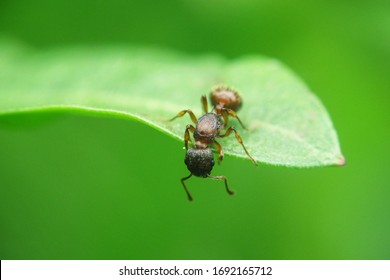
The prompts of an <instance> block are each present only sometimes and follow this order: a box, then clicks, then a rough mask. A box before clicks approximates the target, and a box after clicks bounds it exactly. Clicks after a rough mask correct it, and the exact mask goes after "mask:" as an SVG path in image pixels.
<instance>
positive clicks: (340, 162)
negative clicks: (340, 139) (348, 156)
mask: <svg viewBox="0 0 390 280" xmlns="http://www.w3.org/2000/svg"><path fill="white" fill-rule="evenodd" d="M346 164H347V162H346V161H345V157H344V156H343V155H340V156H339V160H338V162H337V166H344V165H346Z"/></svg>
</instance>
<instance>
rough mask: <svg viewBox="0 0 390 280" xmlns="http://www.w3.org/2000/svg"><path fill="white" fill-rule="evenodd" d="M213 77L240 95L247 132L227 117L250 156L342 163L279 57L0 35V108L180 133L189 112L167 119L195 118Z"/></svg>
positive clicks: (312, 100)
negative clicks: (56, 44) (62, 43)
mask: <svg viewBox="0 0 390 280" xmlns="http://www.w3.org/2000/svg"><path fill="white" fill-rule="evenodd" d="M218 84H225V85H230V86H232V87H234V88H236V89H238V90H239V92H240V93H241V95H242V98H243V107H242V109H241V110H240V111H239V112H238V115H239V117H240V119H241V120H242V121H243V123H244V124H245V125H246V126H247V127H248V128H249V130H248V131H245V130H244V129H242V128H241V127H240V125H239V124H238V123H237V121H236V120H234V119H232V118H231V119H230V120H229V124H231V125H235V126H236V128H237V129H238V131H239V133H240V134H241V136H242V138H243V140H244V144H245V145H246V147H247V149H248V151H249V152H250V153H251V155H252V156H253V157H254V158H255V159H256V160H257V161H259V162H263V163H268V164H275V165H284V166H295V167H310V166H325V165H342V164H344V158H343V156H342V155H341V152H340V148H339V143H338V140H337V135H336V132H335V130H334V128H333V125H332V122H331V120H330V118H329V116H328V114H327V112H326V110H325V109H324V107H323V105H322V104H321V102H320V101H319V100H318V99H317V98H316V97H315V96H314V95H313V94H312V93H311V92H310V90H309V89H308V88H307V86H306V85H305V84H304V83H303V82H302V81H301V80H300V79H299V78H297V77H296V76H295V75H294V73H292V72H291V71H290V70H288V69H287V68H286V67H285V66H283V65H282V64H281V63H280V62H278V61H277V60H274V59H270V58H266V57H261V56H250V57H243V58H240V59H236V60H232V61H227V60H225V59H224V58H222V57H219V56H216V55H213V56H196V57H189V56H186V55H181V54H176V53H173V52H168V51H160V50H155V49H141V48H130V47H122V48H118V47H100V48H96V47H67V48H62V49H50V50H45V51H35V50H31V49H28V48H27V47H26V46H23V45H20V44H16V43H9V42H7V41H4V40H3V41H0V116H1V115H11V116H12V114H15V113H21V112H28V113H30V114H39V113H42V112H45V113H50V112H56V111H65V112H72V111H76V112H79V113H91V114H93V115H94V116H99V115H109V116H116V117H123V118H127V119H131V120H137V121H141V122H143V123H145V124H146V125H150V126H152V127H154V128H156V129H158V130H160V131H162V132H164V133H166V134H168V135H170V136H172V137H174V138H176V139H178V140H180V141H183V133H184V129H185V125H186V124H188V123H191V120H190V118H189V117H188V116H184V117H183V118H180V119H177V120H175V121H174V122H167V121H166V120H167V119H169V118H172V117H173V116H175V115H176V114H177V113H178V112H179V111H180V110H183V109H192V110H193V111H194V113H195V115H196V116H197V117H200V116H201V104H200V97H201V95H204V94H208V93H209V91H210V89H211V88H212V87H213V86H215V85H218ZM46 115H47V114H46ZM135 137H136V138H137V139H139V138H141V137H142V136H138V135H137V136H135ZM139 141H141V140H139ZM220 143H221V144H222V146H223V149H224V151H225V154H227V155H234V156H238V157H242V158H245V159H247V158H248V157H247V156H246V154H245V152H244V151H243V149H242V147H241V146H240V145H239V144H238V143H237V141H236V139H235V137H234V136H233V135H232V136H230V137H229V138H225V139H221V140H220ZM156 145H158V143H156ZM172 152H174V151H172ZM178 152H179V151H178Z"/></svg>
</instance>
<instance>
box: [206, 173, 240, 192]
mask: <svg viewBox="0 0 390 280" xmlns="http://www.w3.org/2000/svg"><path fill="white" fill-rule="evenodd" d="M207 177H208V178H211V179H215V180H223V181H224V182H225V187H226V191H227V192H228V194H230V195H233V194H234V191H232V190H230V189H229V187H228V183H227V179H226V177H225V176H211V175H207Z"/></svg>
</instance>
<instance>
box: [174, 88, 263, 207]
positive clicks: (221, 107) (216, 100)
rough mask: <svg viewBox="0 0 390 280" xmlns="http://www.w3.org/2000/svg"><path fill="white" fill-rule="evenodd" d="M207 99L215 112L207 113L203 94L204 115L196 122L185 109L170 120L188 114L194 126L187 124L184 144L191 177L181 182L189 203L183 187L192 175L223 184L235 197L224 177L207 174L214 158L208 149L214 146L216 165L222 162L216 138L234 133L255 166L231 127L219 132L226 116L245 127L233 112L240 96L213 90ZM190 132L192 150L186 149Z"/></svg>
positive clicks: (220, 149)
mask: <svg viewBox="0 0 390 280" xmlns="http://www.w3.org/2000/svg"><path fill="white" fill-rule="evenodd" d="M210 98H211V102H212V104H213V105H214V109H213V110H214V111H215V112H209V111H208V104H207V98H206V96H204V95H203V96H202V98H201V102H202V107H203V111H204V115H203V116H202V117H200V118H199V119H197V118H196V116H195V115H194V113H193V112H192V111H191V110H189V109H187V110H182V111H180V112H179V113H178V114H177V115H176V116H175V117H173V118H172V119H170V121H173V120H175V119H176V118H180V117H182V116H184V115H185V114H188V115H189V116H190V118H191V120H192V121H193V122H194V124H195V125H196V126H195V127H194V126H193V125H191V124H188V125H187V126H186V129H185V132H184V145H185V148H186V157H185V160H184V163H185V164H186V165H187V169H188V170H189V171H190V175H189V176H187V177H184V178H182V179H181V183H182V185H183V187H184V189H185V191H186V193H187V196H188V199H189V200H190V201H192V196H191V194H190V192H189V191H188V188H187V186H186V185H185V181H186V180H187V179H189V178H191V177H192V175H195V176H197V177H202V178H211V179H216V180H222V181H224V183H225V188H226V191H227V192H228V194H230V195H232V194H234V192H233V191H232V190H230V189H229V187H228V183H227V179H226V177H225V176H211V175H210V174H211V171H212V169H213V166H214V164H215V162H214V156H213V153H212V151H211V148H210V147H211V146H213V145H214V146H215V149H216V151H217V153H218V163H221V162H222V159H223V157H224V153H223V149H222V146H221V144H219V143H218V142H217V141H216V140H215V138H224V137H227V136H229V135H230V134H231V133H232V132H234V134H235V136H236V139H237V141H238V142H239V143H240V144H241V146H242V147H243V149H244V151H245V153H246V154H247V156H248V157H249V158H250V159H251V160H252V162H253V164H255V165H257V163H256V161H255V160H254V159H253V158H252V156H251V155H250V154H249V152H248V151H247V149H246V148H245V146H244V143H243V141H242V138H241V136H240V134H239V133H238V132H237V130H236V129H235V127H234V126H230V127H229V128H228V129H227V130H226V131H225V133H224V134H221V131H222V130H223V129H224V128H225V127H226V125H227V123H228V118H229V116H231V117H233V118H236V119H237V120H238V121H239V123H240V124H241V126H242V127H243V128H245V126H244V125H243V124H242V122H241V120H240V119H239V118H238V116H237V114H236V112H235V110H238V109H239V108H240V106H241V103H242V101H241V97H240V96H239V94H238V93H237V92H236V91H233V90H231V89H230V88H228V87H216V88H214V89H213V90H212V91H211V94H210ZM190 132H192V133H193V138H194V140H195V142H194V147H192V148H188V142H189V141H191V138H190Z"/></svg>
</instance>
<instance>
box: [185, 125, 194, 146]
mask: <svg viewBox="0 0 390 280" xmlns="http://www.w3.org/2000/svg"><path fill="white" fill-rule="evenodd" d="M189 130H191V132H194V131H195V127H194V126H192V125H191V124H187V126H186V131H185V132H184V145H185V146H186V150H188V141H191V138H190V133H189V132H188V131H189Z"/></svg>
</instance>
